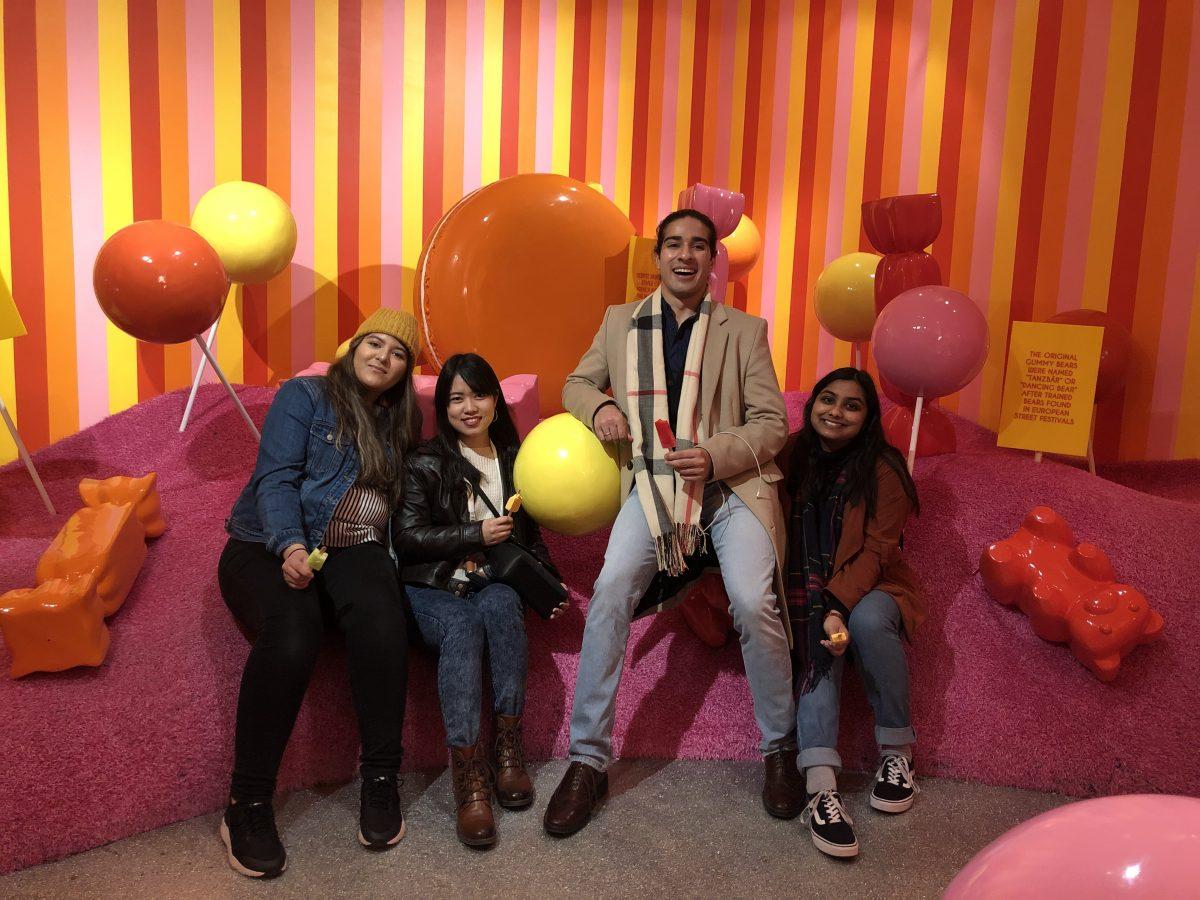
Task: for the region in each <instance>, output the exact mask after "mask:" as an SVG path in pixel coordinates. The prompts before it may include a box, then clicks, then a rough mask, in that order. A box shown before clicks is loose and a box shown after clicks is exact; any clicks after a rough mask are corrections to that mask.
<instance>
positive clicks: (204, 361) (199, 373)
mask: <svg viewBox="0 0 1200 900" xmlns="http://www.w3.org/2000/svg"><path fill="white" fill-rule="evenodd" d="M222 312H224V310H222ZM220 324H221V317H220V315H218V316H217V321H215V322H213V323H212V328H210V329H208V337H207V338H205V339H204V342H205V344H207V346H208V350H209V353H211V352H212V347H213V342H214V341H215V340H216V339H217V326H218V325H220ZM207 365H208V354H205V355H204V356H203V357H201V358H200V365H198V366H196V378H195V380H194V381H193V382H192V392H191V393H190V394H188V399H187V406H185V407H184V408H183V419H182V421H180V423H179V431H180V432H183V430H184V429H185V428H187V424H188V419H190V418H191V417H192V404H193V403H195V402H196V392H197V391H199V390H200V380H201V379H202V378H204V367H205V366H207Z"/></svg>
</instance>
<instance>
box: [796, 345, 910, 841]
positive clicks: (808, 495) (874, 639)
mask: <svg viewBox="0 0 1200 900" xmlns="http://www.w3.org/2000/svg"><path fill="white" fill-rule="evenodd" d="M789 471H790V474H789V479H788V489H789V494H790V496H791V513H790V517H789V527H788V542H789V543H788V584H787V588H788V607H789V612H790V613H791V621H792V623H793V629H794V632H795V633H794V637H795V641H794V646H795V648H796V651H797V659H796V665H795V673H796V680H797V682H798V686H799V699H798V701H797V704H796V722H797V737H798V739H799V743H800V757H799V766H800V768H802V769H803V770H804V773H805V778H806V782H807V792H808V801H809V802H808V805H807V808H806V809H805V818H806V819H807V821H808V823H809V830H810V833H811V836H812V839H813V843H814V844H816V846H817V848H818V849H820V850H821V851H822V852H824V853H827V854H829V855H831V856H838V857H843V858H845V857H853V856H856V855H857V854H858V839H857V837H856V836H855V834H854V828H853V822H852V821H851V819H850V816H849V814H848V813H847V812H846V808H845V806H844V805H843V803H842V799H841V796H840V795H839V794H838V790H837V780H836V775H837V770H838V769H840V767H841V758H840V757H839V756H838V753H837V736H838V710H839V705H840V700H841V684H842V669H843V666H844V663H845V654H846V653H847V651H850V652H851V655H852V656H854V658H855V661H856V663H857V664H858V668H859V671H860V673H861V675H862V677H863V683H864V685H865V686H866V691H867V696H868V699H869V700H870V702H871V706H872V708H873V709H874V711H875V736H876V740H877V741H878V743H879V749H880V755H881V759H880V763H879V768H878V769H877V771H876V773H875V783H874V786H873V787H872V790H871V800H870V802H871V806H872V807H874V808H875V809H877V810H881V811H883V812H888V813H901V812H904V811H906V810H907V809H908V808H909V807H911V806H912V803H913V797H914V795H915V793H916V784H915V783H914V780H913V768H912V745H913V743H914V742H915V741H916V735H915V733H914V732H913V729H912V721H911V718H910V715H909V680H908V665H907V662H906V660H905V657H904V648H903V646H902V644H901V640H900V638H901V634H905V635H911V634H912V633H913V631H914V630H915V629H916V627H917V626H918V625H919V624H920V623H921V621H922V620H923V619H924V618H925V607H924V603H923V601H922V599H921V592H920V586H919V584H918V581H917V578H916V576H915V575H914V573H913V571H912V570H911V569H910V568H909V567H908V565H907V564H906V563H905V562H904V560H903V559H902V558H901V556H900V549H901V544H902V533H903V530H904V525H905V522H906V521H907V520H908V517H909V515H910V513H913V512H915V511H916V510H917V508H918V501H917V489H916V486H915V485H914V484H913V481H912V478H911V477H909V474H908V469H907V467H906V466H905V463H904V458H903V457H902V456H901V455H900V453H899V451H897V450H896V448H894V447H892V446H891V445H890V444H889V443H888V442H887V438H886V437H885V436H884V433H883V425H882V422H881V417H880V407H879V395H878V392H877V391H876V390H875V383H874V382H873V381H872V380H871V376H870V375H868V374H867V373H866V372H864V371H861V370H859V369H854V368H849V367H847V368H842V369H836V370H834V371H832V372H830V373H829V374H828V375H826V376H825V377H824V378H822V379H821V380H820V381H818V382H817V384H816V386H815V387H814V388H813V392H812V394H811V396H810V397H809V398H808V402H807V403H806V404H805V407H804V424H803V426H802V427H801V430H800V433H799V435H798V437H797V440H796V445H795V448H794V450H793V452H792V456H791V460H790V466H789Z"/></svg>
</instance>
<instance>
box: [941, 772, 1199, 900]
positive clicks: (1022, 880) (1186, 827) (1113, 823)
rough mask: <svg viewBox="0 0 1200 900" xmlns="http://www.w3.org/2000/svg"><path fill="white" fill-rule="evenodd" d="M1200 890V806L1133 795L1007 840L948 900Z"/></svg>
mask: <svg viewBox="0 0 1200 900" xmlns="http://www.w3.org/2000/svg"><path fill="white" fill-rule="evenodd" d="M1198 884H1200V800H1197V799H1195V798H1192V797H1178V796H1171V795H1158V794H1128V795H1125V796H1121V797H1103V798H1100V799H1098V800H1085V801H1083V802H1081V803H1069V804H1067V805H1066V806H1061V807H1059V808H1058V809H1052V810H1050V811H1049V812H1046V813H1042V814H1041V815H1040V816H1036V817H1035V818H1032V819H1030V820H1029V821H1028V822H1024V823H1022V824H1020V825H1018V826H1017V827H1016V828H1013V829H1011V830H1009V831H1007V832H1006V833H1004V834H1002V835H1001V836H1000V837H998V838H996V840H994V841H992V842H991V843H990V844H988V845H987V846H986V847H984V848H983V850H981V851H980V852H979V853H978V854H976V856H975V858H974V859H972V860H971V861H970V862H969V863H967V865H966V867H965V868H964V869H963V870H962V871H961V872H959V873H958V875H957V876H956V877H955V879H954V880H953V881H952V882H950V886H949V887H948V888H947V889H946V893H945V894H943V900H968V898H969V900H990V898H996V900H1000V898H1004V900H1007V898H1010V897H1024V898H1039V897H1044V898H1048V900H1049V898H1052V900H1063V898H1068V897H1116V896H1121V897H1189V896H1195V891H1196V885H1198Z"/></svg>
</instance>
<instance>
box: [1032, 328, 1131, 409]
mask: <svg viewBox="0 0 1200 900" xmlns="http://www.w3.org/2000/svg"><path fill="white" fill-rule="evenodd" d="M1046 321H1047V322H1053V323H1054V324H1056V325H1096V326H1099V327H1101V328H1103V329H1104V338H1103V340H1102V341H1101V343H1100V369H1099V371H1098V372H1097V373H1096V402H1097V403H1103V402H1104V401H1105V400H1107V399H1108V398H1109V397H1112V396H1113V395H1114V394H1117V393H1119V392H1120V390H1121V388H1122V387H1123V386H1124V384H1125V370H1126V369H1128V368H1129V350H1130V345H1131V344H1132V343H1133V337H1132V336H1131V335H1130V334H1129V330H1128V329H1127V328H1126V327H1125V326H1124V325H1122V324H1121V323H1120V322H1118V321H1117V320H1116V319H1114V318H1113V317H1112V316H1110V315H1109V314H1108V313H1106V312H1101V311H1100V310H1098V309H1071V310H1067V311H1066V312H1060V313H1059V314H1058V315H1056V316H1051V317H1050V318H1049V319H1047V320H1046Z"/></svg>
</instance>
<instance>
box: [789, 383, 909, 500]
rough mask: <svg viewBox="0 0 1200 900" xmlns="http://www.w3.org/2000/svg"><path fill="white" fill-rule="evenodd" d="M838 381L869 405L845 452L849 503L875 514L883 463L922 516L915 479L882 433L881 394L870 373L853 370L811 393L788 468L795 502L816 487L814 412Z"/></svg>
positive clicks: (818, 384)
mask: <svg viewBox="0 0 1200 900" xmlns="http://www.w3.org/2000/svg"><path fill="white" fill-rule="evenodd" d="M835 381H853V382H854V383H855V384H857V385H858V386H859V387H860V388H862V392H863V398H864V399H865V401H866V405H867V418H866V420H865V421H864V422H863V425H862V430H861V431H859V433H858V434H856V435H855V436H854V438H853V440H851V442H850V443H849V445H848V446H847V448H846V452H847V455H846V462H845V471H846V488H845V490H846V501H847V502H848V503H864V504H865V505H866V513H867V519H868V520H870V518H871V517H872V516H873V515H874V514H875V503H876V500H877V497H878V490H879V488H878V479H877V477H876V474H875V469H876V466H877V465H878V463H879V460H881V459H882V460H883V461H884V462H885V463H887V464H888V465H889V466H891V467H892V468H893V469H895V470H896V474H897V475H899V476H900V484H901V486H903V488H904V493H906V494H907V495H908V499H909V500H911V501H912V505H913V512H915V513H918V514H919V513H920V511H921V503H920V500H918V498H917V486H916V484H914V483H913V480H912V476H911V475H909V474H908V466H907V465H906V464H905V460H904V457H903V456H902V455H901V453H900V451H899V450H897V449H896V448H895V447H893V446H892V445H891V444H889V443H888V439H887V436H886V435H885V434H884V432H883V418H882V415H881V413H880V405H879V392H878V391H877V390H876V389H875V381H874V379H872V378H871V375H870V373H868V372H865V371H863V370H862V369H856V368H854V367H853V366H845V367H843V368H841V369H834V370H833V371H832V372H830V373H829V374H828V375H826V376H825V377H824V378H822V379H821V380H820V381H818V382H817V383H816V384H815V385H814V386H813V389H812V393H811V394H809V395H808V401H807V402H806V403H805V404H804V424H803V425H802V426H801V427H800V432H799V434H798V435H797V436H796V444H795V447H794V448H793V450H792V458H791V461H790V465H789V466H788V491H789V493H790V494H791V495H792V497H793V498H797V499H799V500H800V501H801V502H803V501H804V500H807V499H808V496H809V493H810V492H811V491H812V490H813V488H814V486H815V483H816V477H815V475H816V472H815V467H814V466H813V465H812V460H813V458H814V456H815V455H816V449H817V448H818V447H819V446H820V443H819V439H818V437H817V434H816V432H815V431H813V427H812V411H813V406H814V405H816V402H817V398H818V397H819V396H821V392H822V391H823V390H825V388H827V387H828V386H829V385H830V384H832V383H833V382H835Z"/></svg>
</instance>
